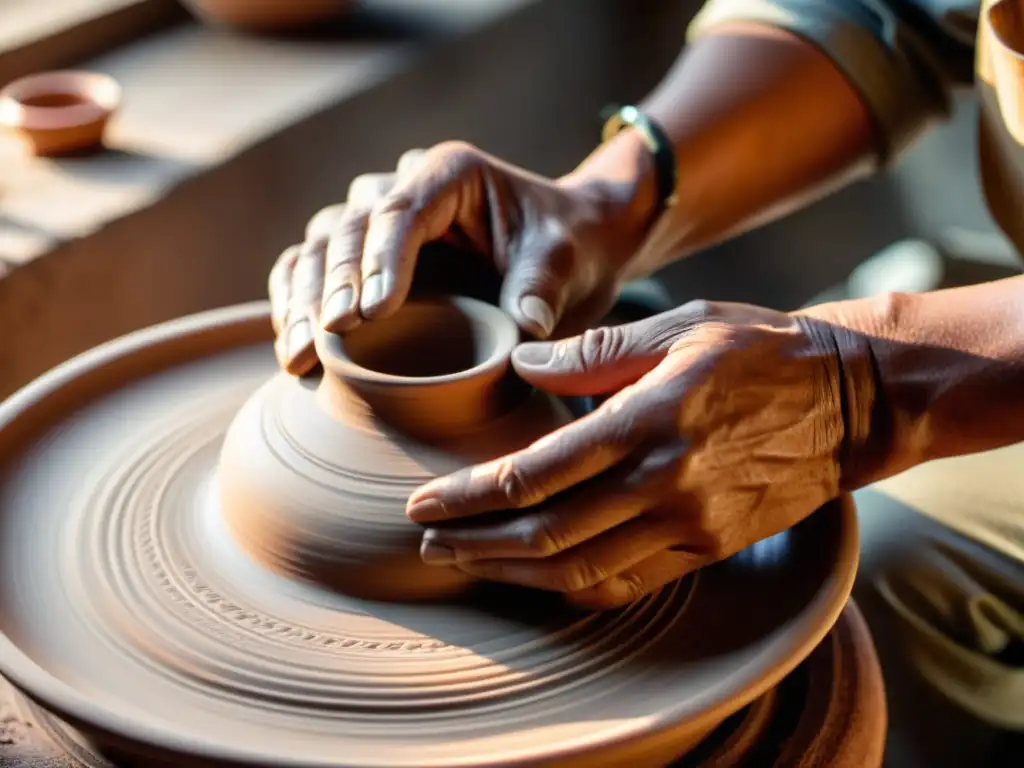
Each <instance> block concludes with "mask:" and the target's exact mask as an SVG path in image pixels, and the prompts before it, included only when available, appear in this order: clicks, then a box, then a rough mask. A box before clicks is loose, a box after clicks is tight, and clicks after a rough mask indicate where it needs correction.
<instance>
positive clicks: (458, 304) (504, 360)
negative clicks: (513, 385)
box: [316, 296, 519, 387]
mask: <svg viewBox="0 0 1024 768" xmlns="http://www.w3.org/2000/svg"><path fill="white" fill-rule="evenodd" d="M405 306H406V307H410V308H429V307H431V306H433V307H454V308H455V309H456V310H457V311H459V312H460V313H461V314H462V315H463V316H464V317H465V318H467V319H468V320H469V321H470V322H471V323H472V324H473V325H475V326H478V327H481V326H483V327H488V328H490V329H491V330H492V331H493V332H494V347H493V349H491V350H490V352H489V353H488V355H487V357H485V358H484V359H483V360H481V361H480V362H478V363H476V364H475V365H473V366H471V367H469V368H464V369H462V370H460V371H454V372H452V373H445V374H440V375H436V376H400V375H397V374H391V373H383V372H381V371H375V370H372V369H370V368H366V367H365V366H362V365H359V364H358V363H356V362H354V361H353V360H352V359H351V358H350V357H349V356H348V353H347V352H346V350H345V344H344V341H343V340H342V339H343V335H339V334H335V333H329V332H327V331H324V330H323V329H319V330H318V331H317V337H316V349H317V355H318V356H319V357H320V361H321V362H322V363H323V366H324V369H325V370H327V371H329V372H330V373H331V374H333V375H334V376H337V377H338V378H340V379H342V380H344V381H347V382H352V383H356V384H362V385H371V386H373V385H377V386H380V385H388V386H395V387H429V386H434V385H440V384H452V383H455V382H459V381H465V380H468V379H475V378H478V377H480V376H482V375H484V374H485V373H490V372H493V371H496V370H497V369H500V368H502V367H504V366H506V365H507V364H508V363H509V361H510V360H511V357H512V350H513V349H515V346H516V344H517V343H518V342H519V328H518V326H516V324H515V321H514V320H512V318H511V317H509V316H508V315H507V314H506V313H505V312H504V310H502V309H500V308H498V307H495V306H493V305H492V304H487V303H486V302H483V301H480V300H478V299H473V298H469V297H466V296H443V297H436V298H430V299H413V300H410V301H408V302H406V304H405ZM403 309H404V307H403ZM398 311H399V312H402V309H400V310H398ZM370 322H372V321H370ZM356 332H358V330H357V331H356Z"/></svg>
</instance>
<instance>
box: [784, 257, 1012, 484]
mask: <svg viewBox="0 0 1024 768" xmlns="http://www.w3.org/2000/svg"><path fill="white" fill-rule="evenodd" d="M798 314H801V315H804V316H807V317H812V318H816V319H818V320H820V321H823V322H825V323H827V325H828V326H830V327H831V328H832V329H833V330H834V332H835V337H834V338H835V343H836V345H837V349H838V351H839V359H840V361H841V372H842V375H843V380H844V382H845V386H844V391H845V397H844V400H845V402H846V422H847V443H848V446H849V450H848V451H847V456H846V457H845V458H844V467H843V469H844V485H846V486H847V488H855V487H860V486H863V485H866V484H868V483H870V482H873V481H875V480H878V479H881V478H884V477H888V476H891V475H893V474H896V473H898V472H900V471H902V470H904V469H907V468H909V467H912V466H914V465H916V464H920V463H922V462H925V461H929V460H931V459H937V458H944V457H948V456H956V455H962V454H967V453H975V452H979V451H985V450H991V449H995V448H1000V447H1002V446H1005V445H1009V444H1012V443H1016V442H1020V441H1021V440H1024V276H1022V277H1014V278H1009V279H1006V280H1000V281H996V282H992V283H986V284H982V285H974V286H969V287H966V288H956V289H951V290H945V291H936V292H933V293H925V294H892V295H889V296H885V297H880V298H875V299H866V300H860V301H850V302H837V303H834V304H827V305H822V306H819V307H813V308H811V309H809V310H805V311H803V312H800V313H798Z"/></svg>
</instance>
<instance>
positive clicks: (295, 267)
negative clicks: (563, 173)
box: [269, 142, 649, 375]
mask: <svg viewBox="0 0 1024 768" xmlns="http://www.w3.org/2000/svg"><path fill="white" fill-rule="evenodd" d="M607 193H608V188H607V185H588V184H585V183H579V182H578V181H576V180H574V179H572V178H570V177H566V178H565V179H561V180H552V179H548V178H545V177H542V176H538V175H536V174H533V173H530V172H528V171H525V170H522V169H520V168H516V167H514V166H512V165H509V164H508V163H505V162H502V161H501V160H498V159H496V158H493V157H491V156H489V155H487V154H485V153H483V152H481V151H479V150H477V149H475V148H474V147H471V146H469V145H467V144H463V143H460V142H448V143H444V144H439V145H437V146H435V147H434V148H432V149H430V150H427V151H421V150H413V151H410V152H407V153H406V154H405V155H403V156H402V158H401V160H400V161H399V163H398V167H397V169H396V171H395V172H394V173H387V174H367V175H364V176H360V177H358V178H356V179H355V180H354V181H353V182H352V184H351V186H350V187H349V190H348V197H347V199H346V201H345V202H344V203H341V204H338V205H334V206H330V207H328V208H325V209H324V210H322V211H320V212H319V213H318V214H317V215H316V216H314V217H313V219H312V220H311V221H310V222H309V224H308V226H307V229H306V237H305V240H304V242H303V243H301V244H298V245H295V246H292V247H290V248H288V249H286V250H285V251H284V253H282V254H281V256H280V257H279V258H278V260H277V263H276V265H275V266H274V268H273V270H272V272H271V275H270V281H269V291H270V299H271V304H272V307H273V322H274V329H275V332H276V333H277V344H276V347H275V348H276V352H277V356H278V359H279V361H280V363H281V365H282V367H283V368H285V370H287V371H288V372H290V373H292V374H295V375H302V374H305V373H307V372H308V371H309V370H311V369H312V368H313V367H314V366H315V365H316V362H317V360H316V352H315V350H314V348H313V336H314V324H317V323H319V324H322V326H323V327H324V328H326V329H327V330H329V331H333V332H336V333H343V332H345V331H348V330H351V329H352V328H354V327H355V326H357V325H358V324H359V323H361V322H363V321H365V320H372V319H375V318H382V317H387V316H388V315H390V314H392V313H394V312H396V311H397V310H398V309H399V307H401V305H402V303H403V302H404V301H405V299H406V298H407V296H408V293H409V289H410V286H411V283H412V278H413V273H414V270H415V267H416V261H417V257H418V254H419V251H420V249H421V247H422V246H423V245H424V244H425V243H429V242H436V241H448V242H450V243H452V244H454V245H457V246H460V247H461V248H463V249H464V250H465V251H468V252H471V253H474V254H480V255H482V256H484V257H485V258H488V259H490V260H491V261H492V263H493V266H494V267H495V268H496V269H497V270H498V272H499V273H500V274H501V275H502V276H503V282H502V289H501V306H502V308H503V309H504V310H505V311H506V312H508V313H509V315H511V316H512V318H513V319H514V320H515V321H516V322H517V323H518V325H519V326H520V327H521V328H522V329H523V330H524V331H526V332H527V333H528V334H529V335H530V336H532V337H534V338H548V337H550V336H556V337H557V336H562V335H568V334H572V333H578V332H580V331H582V330H583V329H584V328H586V327H587V326H589V325H590V324H592V323H594V322H597V321H598V320H599V319H600V318H601V317H603V316H604V315H605V313H606V312H607V311H608V309H609V308H610V307H611V305H612V303H613V301H614V298H615V296H616V295H617V293H618V290H619V287H620V285H621V282H622V273H623V270H624V268H625V265H626V262H627V260H628V258H629V257H630V256H631V255H632V254H633V252H634V251H635V249H636V248H637V246H638V245H639V243H640V241H641V240H642V238H643V235H644V233H645V231H646V225H647V224H648V223H649V222H648V221H646V220H643V221H641V220H634V213H633V211H632V210H630V211H628V212H627V211H626V210H625V209H624V208H623V207H622V205H620V204H619V203H618V202H615V201H614V200H613V196H611V195H609V194H607ZM453 268H457V265H453Z"/></svg>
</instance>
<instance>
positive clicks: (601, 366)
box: [408, 302, 844, 608]
mask: <svg viewBox="0 0 1024 768" xmlns="http://www.w3.org/2000/svg"><path fill="white" fill-rule="evenodd" d="M513 363H514V366H515V368H516V370H517V371H518V373H519V374H520V375H521V376H522V377H523V378H524V379H526V380H527V381H529V382H531V383H532V384H533V385H535V386H536V387H538V388H540V389H543V390H546V391H548V392H551V393H553V394H557V395H599V394H604V393H614V394H612V395H611V397H609V398H608V399H607V400H605V401H604V402H603V403H602V404H601V405H600V406H599V407H598V408H597V409H596V410H595V411H593V412H592V413H590V414H588V415H587V416H585V417H583V418H581V419H579V420H577V421H575V422H572V423H570V424H569V425H567V426H565V427H563V428H561V429H559V430H558V431H556V432H554V433H552V434H551V435H549V436H547V437H545V438H543V439H541V440H540V441H538V442H536V443H534V444H533V445H531V446H529V447H527V448H525V449H524V450H521V451H519V452H517V453H514V454H512V455H509V456H505V457H503V458H500V459H497V460H494V461H492V462H489V463H487V464H483V465H479V466H475V467H470V468H468V469H465V470H462V471H460V472H457V473H455V474H452V475H449V476H447V477H443V478H439V479H438V480H435V481H432V482H430V483H428V484H427V485H425V486H423V487H422V488H420V489H419V490H417V491H416V492H415V493H414V494H413V495H412V496H411V497H410V500H409V506H408V515H409V517H410V518H411V519H412V520H414V521H416V522H418V523H420V524H422V525H424V526H426V531H425V533H424V536H423V547H422V555H423V558H424V560H425V561H427V562H429V563H435V564H451V563H454V564H455V565H457V566H458V567H459V568H462V569H463V570H465V571H467V572H469V573H471V574H474V575H477V576H480V577H482V578H486V579H492V580H497V581H503V582H511V583H515V584H521V585H525V586H530V587H538V588H541V589H547V590H556V591H559V592H563V593H565V594H566V595H567V597H568V598H569V599H570V600H571V601H572V602H574V603H576V604H579V605H581V606H586V607H590V608H611V607H615V606H619V605H622V604H625V603H628V602H631V601H633V600H635V599H637V598H639V597H641V596H643V595H645V594H647V593H649V592H651V591H653V590H655V589H656V588H658V587H660V586H662V585H663V584H666V583H668V582H670V581H673V580H676V579H678V578H680V577H681V576H683V575H685V574H687V573H689V572H691V571H693V570H695V569H697V568H700V567H701V566H704V565H706V564H709V563H712V562H715V561H718V560H720V559H723V558H725V557H727V556H729V555H731V554H733V553H735V552H737V551H739V550H741V549H743V548H745V547H747V546H749V545H750V544H753V543H754V542H756V541H759V540H761V539H763V538H766V537H768V536H770V535H772V534H775V533H778V532H780V531H783V530H785V529H787V528H789V527H791V526H793V525H794V524H796V523H797V522H799V521H800V520H802V519H803V518H804V517H806V516H807V515H809V514H810V513H812V512H813V511H814V510H815V509H817V508H818V507H820V506H821V505H822V504H824V503H826V502H827V501H829V500H831V499H833V498H835V497H836V496H837V495H838V494H839V487H840V486H839V453H840V446H841V443H842V441H843V437H844V423H843V421H844V420H843V409H842V405H841V402H842V398H841V396H840V372H839V370H840V369H839V365H838V359H837V352H836V347H835V344H834V340H833V337H832V335H831V332H830V331H829V326H828V325H826V324H824V323H820V322H818V321H816V320H814V319H812V318H810V317H805V316H801V315H788V314H784V313H781V312H775V311H772V310H768V309H762V308H760V307H753V306H747V305H742V304H724V303H720V304H711V303H706V302H695V303H691V304H687V305H685V306H683V307H681V308H679V309H676V310H673V311H671V312H667V313H664V314H661V315H657V316H655V317H652V318H649V319H646V320H642V321H639V322H636V323H631V324H628V325H622V326H618V327H610V328H599V329H596V330H589V331H587V332H585V333H584V334H583V335H581V336H575V337H572V338H567V339H563V340H561V341H554V342H532V343H526V344H522V345H520V346H519V347H518V348H517V349H516V351H515V353H514V355H513ZM488 513H493V514H488Z"/></svg>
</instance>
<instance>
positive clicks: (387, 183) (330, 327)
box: [320, 173, 396, 333]
mask: <svg viewBox="0 0 1024 768" xmlns="http://www.w3.org/2000/svg"><path fill="white" fill-rule="evenodd" d="M395 178H396V176H395V174H393V173H368V174H363V175H362V176H357V177H356V178H355V179H353V180H352V183H351V184H350V185H349V188H348V199H347V203H346V207H345V210H344V212H343V213H342V214H341V215H340V216H338V217H336V218H335V220H334V222H333V226H332V229H331V232H330V239H329V241H328V245H327V255H326V261H325V264H324V286H323V299H322V303H321V306H320V323H321V326H322V327H323V329H324V330H325V331H329V332H331V333H345V332H346V331H350V330H352V329H353V328H354V327H355V326H357V325H359V322H360V320H361V317H360V315H359V296H360V293H361V290H360V288H361V286H360V263H361V262H362V258H363V246H364V244H365V241H366V226H367V223H368V221H369V217H370V211H371V210H372V209H373V206H374V205H375V204H376V203H377V201H378V200H379V199H380V198H381V197H383V196H384V195H385V194H387V192H388V190H390V189H391V187H392V186H393V185H394V183H395Z"/></svg>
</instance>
